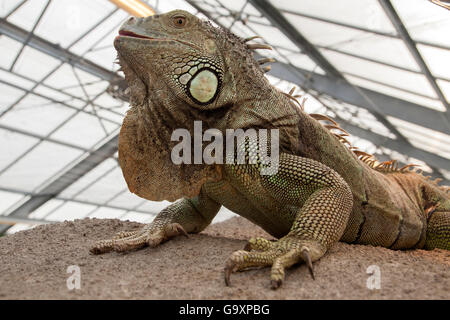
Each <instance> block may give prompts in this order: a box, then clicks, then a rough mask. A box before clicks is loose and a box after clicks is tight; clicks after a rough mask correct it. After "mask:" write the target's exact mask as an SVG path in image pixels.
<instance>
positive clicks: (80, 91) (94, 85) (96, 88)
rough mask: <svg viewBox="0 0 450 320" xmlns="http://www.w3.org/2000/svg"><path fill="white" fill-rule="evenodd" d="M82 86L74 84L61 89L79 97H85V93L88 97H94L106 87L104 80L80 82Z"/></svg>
mask: <svg viewBox="0 0 450 320" xmlns="http://www.w3.org/2000/svg"><path fill="white" fill-rule="evenodd" d="M82 83H83V87H81V86H74V87H70V88H67V89H63V91H64V92H65V93H68V94H71V95H73V96H76V97H78V98H81V99H86V94H87V95H88V97H89V98H90V99H91V98H94V97H95V96H97V95H99V94H101V93H102V92H104V91H105V89H106V88H107V87H108V83H107V82H106V81H93V82H87V81H85V82H82Z"/></svg>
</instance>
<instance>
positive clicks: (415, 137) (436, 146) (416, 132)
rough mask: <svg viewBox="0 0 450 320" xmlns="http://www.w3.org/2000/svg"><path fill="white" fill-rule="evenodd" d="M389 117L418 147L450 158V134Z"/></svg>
mask: <svg viewBox="0 0 450 320" xmlns="http://www.w3.org/2000/svg"><path fill="white" fill-rule="evenodd" d="M387 118H388V120H389V121H390V122H391V123H392V124H394V125H395V126H396V127H397V129H398V130H399V131H400V132H401V133H402V134H403V135H404V136H405V137H406V138H408V140H409V141H410V142H411V144H412V145H413V146H415V147H416V148H419V149H422V150H426V151H429V152H432V153H435V154H437V155H440V156H442V157H444V158H448V159H450V144H449V141H450V136H449V135H447V134H444V133H442V132H439V131H435V130H432V129H428V128H424V127H422V126H418V125H416V124H413V123H410V122H408V121H404V120H401V119H397V118H394V117H390V116H388V117H387Z"/></svg>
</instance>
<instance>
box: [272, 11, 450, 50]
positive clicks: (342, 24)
mask: <svg viewBox="0 0 450 320" xmlns="http://www.w3.org/2000/svg"><path fill="white" fill-rule="evenodd" d="M280 12H283V13H287V14H291V15H295V16H299V17H303V18H307V19H311V20H316V21H320V22H325V23H329V24H333V25H337V26H340V27H345V28H349V29H353V30H359V31H363V32H367V33H370V34H375V35H379V36H384V37H388V38H392V39H400V37H399V36H398V35H397V34H394V33H390V32H385V31H380V30H376V29H370V28H365V27H362V26H357V25H354V24H349V23H345V22H342V21H337V20H332V19H329V18H326V19H325V18H322V17H319V16H314V15H311V14H307V13H304V12H297V11H293V10H288V9H280ZM416 43H418V44H423V45H425V46H429V47H433V48H437V49H443V50H450V46H448V45H444V44H440V43H433V42H429V41H425V40H416Z"/></svg>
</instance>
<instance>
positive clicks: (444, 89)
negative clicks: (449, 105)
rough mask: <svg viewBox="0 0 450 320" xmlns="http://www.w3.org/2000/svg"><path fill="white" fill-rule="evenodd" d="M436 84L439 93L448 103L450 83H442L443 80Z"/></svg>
mask: <svg viewBox="0 0 450 320" xmlns="http://www.w3.org/2000/svg"><path fill="white" fill-rule="evenodd" d="M437 84H438V86H439V88H441V91H442V93H443V94H444V96H445V98H446V99H447V101H450V82H449V81H443V80H437Z"/></svg>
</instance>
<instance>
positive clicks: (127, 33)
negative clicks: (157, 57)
mask: <svg viewBox="0 0 450 320" xmlns="http://www.w3.org/2000/svg"><path fill="white" fill-rule="evenodd" d="M119 35H120V36H124V37H131V38H141V39H155V38H152V37H147V36H143V35H141V34H137V33H134V32H131V31H125V30H120V31H119Z"/></svg>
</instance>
